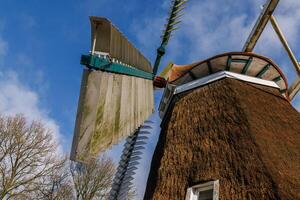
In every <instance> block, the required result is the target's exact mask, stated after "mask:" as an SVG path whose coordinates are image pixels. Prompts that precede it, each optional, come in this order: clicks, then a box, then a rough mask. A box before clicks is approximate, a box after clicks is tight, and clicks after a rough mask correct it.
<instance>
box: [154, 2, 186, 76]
mask: <svg viewBox="0 0 300 200" xmlns="http://www.w3.org/2000/svg"><path fill="white" fill-rule="evenodd" d="M186 2H187V0H173V1H172V7H171V10H170V13H169V17H168V20H167V24H165V30H164V32H163V35H162V37H161V38H162V41H161V45H160V47H159V48H158V49H157V55H156V59H155V63H154V67H153V75H154V76H155V75H156V74H157V70H158V67H159V64H160V60H161V58H162V56H163V55H164V54H165V52H166V50H165V48H166V46H167V44H168V42H169V39H170V37H171V33H172V32H174V31H175V30H177V29H178V27H177V25H178V24H180V22H181V21H179V19H180V17H181V16H182V15H183V13H182V11H183V10H184V8H185V7H184V5H185V4H186Z"/></svg>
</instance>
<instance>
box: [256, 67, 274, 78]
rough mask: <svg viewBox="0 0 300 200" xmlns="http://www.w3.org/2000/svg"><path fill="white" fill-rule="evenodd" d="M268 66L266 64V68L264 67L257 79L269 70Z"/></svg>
mask: <svg viewBox="0 0 300 200" xmlns="http://www.w3.org/2000/svg"><path fill="white" fill-rule="evenodd" d="M270 66H271V65H270V64H267V65H266V66H264V68H263V69H262V70H261V71H260V72H259V73H258V74H257V75H256V77H257V78H261V77H262V76H263V75H264V74H265V73H266V72H267V71H268V69H269V68H270Z"/></svg>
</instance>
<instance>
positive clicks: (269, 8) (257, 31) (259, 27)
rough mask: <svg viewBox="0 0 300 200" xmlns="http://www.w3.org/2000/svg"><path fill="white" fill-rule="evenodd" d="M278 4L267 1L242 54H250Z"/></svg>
mask: <svg viewBox="0 0 300 200" xmlns="http://www.w3.org/2000/svg"><path fill="white" fill-rule="evenodd" d="M278 3H279V0H268V1H267V3H266V4H265V6H264V8H263V10H262V12H261V14H260V16H259V17H258V19H257V21H256V23H255V25H254V27H253V29H252V31H251V33H250V35H249V37H248V39H247V41H246V43H245V45H244V47H243V50H242V51H244V52H251V51H252V50H253V49H254V47H255V45H256V43H257V41H258V39H259V38H260V36H261V34H262V32H263V30H264V29H265V27H266V25H267V23H268V21H269V19H270V17H271V15H272V14H273V12H274V10H275V9H276V7H277V5H278Z"/></svg>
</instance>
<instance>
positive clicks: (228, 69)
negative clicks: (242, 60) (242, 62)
mask: <svg viewBox="0 0 300 200" xmlns="http://www.w3.org/2000/svg"><path fill="white" fill-rule="evenodd" d="M231 61H232V58H231V56H228V58H227V64H226V71H230V66H231Z"/></svg>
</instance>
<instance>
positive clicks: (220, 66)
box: [71, 0, 300, 200]
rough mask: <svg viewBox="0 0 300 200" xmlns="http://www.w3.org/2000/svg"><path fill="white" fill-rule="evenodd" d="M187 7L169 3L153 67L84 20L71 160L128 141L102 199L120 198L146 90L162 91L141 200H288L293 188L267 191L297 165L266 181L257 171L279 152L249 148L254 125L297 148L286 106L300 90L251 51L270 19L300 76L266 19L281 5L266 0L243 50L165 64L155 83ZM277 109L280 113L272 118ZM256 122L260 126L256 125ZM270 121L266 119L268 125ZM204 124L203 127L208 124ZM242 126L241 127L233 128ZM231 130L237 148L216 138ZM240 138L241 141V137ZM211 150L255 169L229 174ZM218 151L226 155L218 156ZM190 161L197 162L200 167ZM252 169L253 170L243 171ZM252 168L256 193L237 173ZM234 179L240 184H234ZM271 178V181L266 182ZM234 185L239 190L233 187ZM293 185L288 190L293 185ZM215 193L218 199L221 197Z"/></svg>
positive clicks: (111, 33)
mask: <svg viewBox="0 0 300 200" xmlns="http://www.w3.org/2000/svg"><path fill="white" fill-rule="evenodd" d="M185 3H186V1H185V0H173V1H172V6H171V9H170V13H169V17H168V20H167V24H166V25H165V30H164V32H163V35H162V42H161V44H160V46H159V48H158V49H157V57H156V60H155V62H154V66H153V68H152V66H151V64H150V62H149V61H148V60H147V59H146V58H145V57H144V56H143V55H142V54H141V53H140V52H139V51H138V50H137V49H136V48H135V47H134V46H133V45H132V44H131V43H130V42H129V41H128V40H127V39H126V38H125V36H124V35H123V34H122V33H121V32H120V31H119V30H118V29H117V28H116V27H115V26H114V25H113V24H112V23H111V22H110V21H109V20H107V19H106V18H99V17H91V18H90V20H91V25H92V42H91V43H92V47H91V52H90V54H89V55H83V56H82V58H81V64H83V65H84V66H86V67H85V69H84V72H83V78H82V84H81V93H80V99H79V104H78V112H77V118H76V126H75V131H74V138H73V145H72V151H71V158H72V159H73V160H76V161H81V162H85V160H87V159H89V158H95V157H97V155H98V154H99V153H101V152H103V151H105V150H106V149H108V148H110V147H111V146H112V145H114V144H116V143H118V142H119V141H120V140H122V139H124V138H127V139H126V143H125V144H124V150H123V154H122V156H121V160H120V163H119V166H118V169H117V173H116V175H115V178H114V183H113V185H112V190H111V192H110V197H109V199H126V195H127V193H128V191H129V190H130V188H131V187H132V179H133V178H132V176H133V175H134V174H135V170H136V169H137V165H138V164H139V162H138V160H139V159H141V158H142V156H141V155H142V153H143V152H142V151H143V149H144V144H145V143H146V141H147V139H148V136H147V135H149V134H150V133H151V131H150V129H151V127H152V126H153V123H152V122H151V121H149V120H147V119H148V118H149V116H150V115H151V113H152V112H153V111H154V108H153V102H154V100H153V90H155V89H157V88H164V94H163V96H162V99H161V101H160V106H159V115H160V117H161V119H162V122H161V127H162V131H161V133H160V138H159V141H158V144H157V147H156V150H155V153H154V155H153V159H152V164H151V170H150V175H149V177H148V183H147V188H146V193H145V197H144V198H145V199H184V198H186V200H192V199H205V198H209V199H214V200H216V199H218V196H223V197H224V199H226V198H229V196H228V194H229V193H230V191H232V198H234V197H235V198H236V199H247V197H248V198H252V199H255V198H256V197H258V198H259V197H261V195H263V196H265V197H266V198H267V197H269V199H276V198H284V197H291V196H293V195H295V193H294V190H293V187H294V186H292V190H293V191H292V192H290V193H289V194H285V193H284V192H283V193H282V192H281V191H280V192H276V191H273V190H272V187H273V186H274V185H276V184H277V182H279V181H283V182H284V183H286V180H285V179H283V178H282V176H283V175H285V176H287V177H292V175H293V173H295V162H298V161H299V159H298V160H297V159H296V161H290V163H291V164H289V165H288V169H289V172H286V171H284V172H282V174H281V175H278V174H276V173H274V174H275V175H274V174H268V173H269V172H268V171H267V170H266V168H265V167H264V166H263V165H264V164H265V165H266V162H267V161H268V167H270V168H271V171H272V172H273V171H274V170H276V169H274V168H272V166H271V164H270V163H272V162H273V163H277V161H278V159H282V160H284V162H289V160H286V158H284V152H285V151H282V152H283V153H282V152H280V149H278V148H277V147H278V146H272V145H270V148H273V149H272V150H274V151H276V152H277V153H278V155H277V157H276V156H274V155H268V154H267V153H268V152H263V154H262V155H261V151H262V150H261V149H260V148H266V147H265V146H263V145H265V143H260V140H259V141H258V140H257V138H258V137H261V136H258V135H257V134H256V127H255V126H254V125H255V123H257V124H258V125H257V127H260V128H261V129H262V130H263V131H264V132H266V133H268V131H269V130H270V129H272V130H273V129H274V130H280V131H282V130H287V132H288V135H289V136H290V138H292V140H295V141H299V140H297V138H298V139H299V136H298V135H299V134H298V135H297V133H298V132H297V130H300V127H299V124H300V123H296V122H300V121H299V120H300V116H299V113H298V112H297V111H295V110H294V109H293V108H292V107H291V105H290V102H291V100H292V99H293V98H294V97H295V95H296V94H297V92H298V91H299V89H300V76H299V77H298V78H297V80H295V81H294V83H293V84H292V86H290V87H289V86H288V84H287V80H286V78H285V76H284V74H283V73H282V72H281V70H280V67H279V66H278V65H276V64H275V63H274V62H273V61H272V60H271V59H269V58H266V57H264V56H261V55H258V54H255V53H253V52H252V50H253V49H254V47H255V44H256V42H257V40H258V39H259V37H260V35H261V33H262V32H263V30H264V28H265V26H266V24H267V23H268V22H269V21H271V23H272V25H273V27H274V29H275V31H276V33H277V34H278V36H279V38H280V40H281V42H282V43H283V45H284V47H285V49H286V50H287V52H288V55H289V58H291V60H292V63H293V65H294V66H295V68H296V70H297V73H298V75H299V74H300V67H299V63H298V61H297V60H296V58H295V56H294V54H293V52H292V51H291V49H290V48H289V46H288V43H287V42H286V40H285V37H284V36H283V34H282V32H281V31H280V28H279V26H278V23H277V22H276V19H275V17H274V16H273V12H274V10H275V9H276V7H277V5H278V3H279V0H268V1H267V3H266V4H265V6H264V7H263V11H262V13H261V15H260V16H259V18H258V20H257V22H256V24H255V26H254V28H253V30H252V32H251V34H250V36H249V38H248V39H247V42H246V44H245V45H244V48H243V50H242V51H241V52H230V53H224V54H221V55H216V56H214V57H212V58H209V59H206V60H204V61H199V62H196V63H192V64H188V65H176V64H172V63H170V64H169V65H168V66H167V67H166V68H165V69H163V70H162V73H161V74H160V76H156V74H157V72H158V69H159V65H160V60H161V58H162V56H163V55H164V54H165V49H166V46H167V44H168V42H169V39H170V37H171V36H172V32H173V31H174V30H176V29H177V28H178V24H179V23H180V20H179V18H180V16H181V14H180V13H181V12H182V10H183V9H184V4H185ZM254 93H257V98H255V97H253V96H255V95H251V94H254ZM250 97H251V98H253V99H251V98H250ZM249 99H250V100H249ZM267 100H268V101H270V102H268V101H267ZM251 104H254V105H256V106H257V107H258V108H260V106H262V104H264V105H266V106H265V107H262V110H257V109H253V110H255V111H256V113H255V112H253V110H252V107H251V106H250V105H251ZM193 106H194V107H193ZM220 109H221V110H220ZM268 109H269V110H268ZM263 111H264V112H263ZM275 111H277V112H278V113H279V114H278V113H275V114H274V112H275ZM215 112H217V113H215ZM218 113H219V114H218ZM266 113H268V114H269V115H267V114H266ZM270 113H272V114H274V115H276V117H274V116H272V115H270ZM259 114H260V115H265V114H266V115H265V117H266V118H261V117H260V116H258V115H259ZM285 115H287V117H288V118H289V121H288V122H286V120H285V119H284V118H283V116H285ZM256 118H257V119H260V121H259V120H258V121H256ZM268 119H272V120H271V121H272V122H273V123H274V124H273V123H271V121H270V120H268ZM207 121H209V122H210V123H209V124H207ZM261 121H262V124H260V122H261ZM242 122H247V124H242V125H241V126H239V123H242ZM283 122H285V123H286V124H287V126H290V127H292V128H288V129H286V126H285V125H282V124H280V123H283ZM227 126H228V127H227ZM235 127H237V128H235ZM232 130H234V131H233V132H234V133H236V134H237V135H238V137H239V138H240V139H241V140H236V137H235V136H234V135H232V134H228V135H226V136H225V135H224V134H220V133H222V131H224V132H226V133H230V131H232ZM295 130H296V131H295ZM241 132H243V133H247V134H240V133H241ZM239 134H240V135H239ZM274 134H275V135H272V134H271V135H270V133H269V135H270V137H275V138H276V137H278V131H275V133H274ZM276 134H277V135H276ZM253 138H254V139H253ZM261 139H264V138H261ZM212 141H216V142H218V143H217V145H215V146H214V145H213V143H212ZM248 141H250V142H248ZM222 142H225V143H222ZM276 142H277V143H278V145H279V146H285V147H286V148H287V149H288V151H290V152H292V153H293V155H294V156H298V157H299V154H297V153H295V151H294V149H293V148H296V149H298V150H299V147H294V146H293V145H294V144H290V143H284V142H283V140H277V139H276ZM280 142H283V143H282V144H281V143H280ZM257 143H258V145H256V144H257ZM222 145H223V146H222ZM212 146H214V147H215V149H216V150H215V151H216V152H215V153H217V154H216V155H218V156H216V158H219V159H221V158H222V156H224V157H225V158H226V159H228V162H232V159H233V158H234V159H241V158H242V157H243V156H244V157H245V158H248V159H253V162H247V161H248V160H247V159H246V160H243V159H242V162H241V163H242V166H239V164H236V163H234V164H233V165H234V166H235V165H236V166H238V167H236V168H234V169H232V168H231V167H229V166H227V165H228V162H224V163H222V162H220V163H222V164H224V166H225V169H224V168H222V167H220V166H219V165H218V162H216V160H214V157H213V156H212V155H213V153H212V152H214V149H210V150H211V151H212V152H209V151H208V152H207V149H205V148H204V147H207V148H210V147H212ZM243 146H244V147H245V148H242V147H243ZM299 146H300V144H299ZM220 147H224V148H227V149H223V150H222V149H220ZM237 152H240V153H237ZM251 153H252V154H251ZM253 155H254V156H253ZM268 156H269V157H271V158H272V159H273V160H271V161H270V160H267V159H266V160H267V161H266V160H265V157H268ZM204 158H205V159H204ZM195 159H196V160H195ZM197 159H199V160H201V161H202V162H204V164H202V165H201V164H199V162H197ZM262 160H263V161H262ZM195 163H196V164H195ZM247 163H250V164H247ZM253 163H254V164H255V165H256V166H257V167H256V168H255V167H254V166H252V165H251V164H253ZM251 167H253V168H254V171H252V172H251V173H254V174H255V175H257V176H256V177H258V180H256V181H258V182H259V181H260V182H261V183H262V189H261V188H260V189H261V190H259V189H258V188H255V187H253V184H256V183H252V182H251V175H249V173H242V172H241V170H242V169H247V170H248V169H249V170H250V169H251ZM197 170H199V171H200V172H198V171H197ZM216 170H219V171H217V172H216ZM234 170H236V171H234ZM208 172H209V173H208ZM218 172H219V173H221V172H222V173H224V174H225V175H226V177H227V178H228V177H229V179H226V178H224V177H223V176H220V175H218V174H217V173H218ZM226 173H227V174H226ZM270 173H271V172H270ZM234 174H238V175H242V177H243V176H245V177H246V178H245V177H244V179H243V180H239V179H238V178H239V177H238V176H235V175H234ZM260 175H261V176H260ZM249 177H250V178H249ZM270 177H271V178H270ZM274 177H275V178H277V179H276V180H273V178H274ZM278 177H279V178H278ZM230 178H231V179H230ZM240 181H242V182H240ZM249 181H250V182H249ZM233 182H234V183H237V182H238V183H240V185H238V184H236V185H234V184H233ZM247 183H248V184H247ZM292 183H295V179H294V180H292ZM298 183H299V182H298ZM286 184H287V185H288V183H286ZM295 185H297V181H296V183H295ZM288 186H290V185H288ZM298 186H299V185H298ZM233 187H235V188H237V189H236V190H235V189H234V188H233ZM276 187H277V185H276ZM219 188H220V189H219ZM219 190H220V191H225V193H224V194H219ZM280 190H282V188H280ZM247 191H253V192H247ZM238 194H242V196H238ZM234 195H236V196H234ZM247 195H248V196H247ZM285 195H286V196H285ZM288 195H290V196H288ZM225 197H226V198H225ZM293 197H294V196H293ZM256 199H257V198H256Z"/></svg>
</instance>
